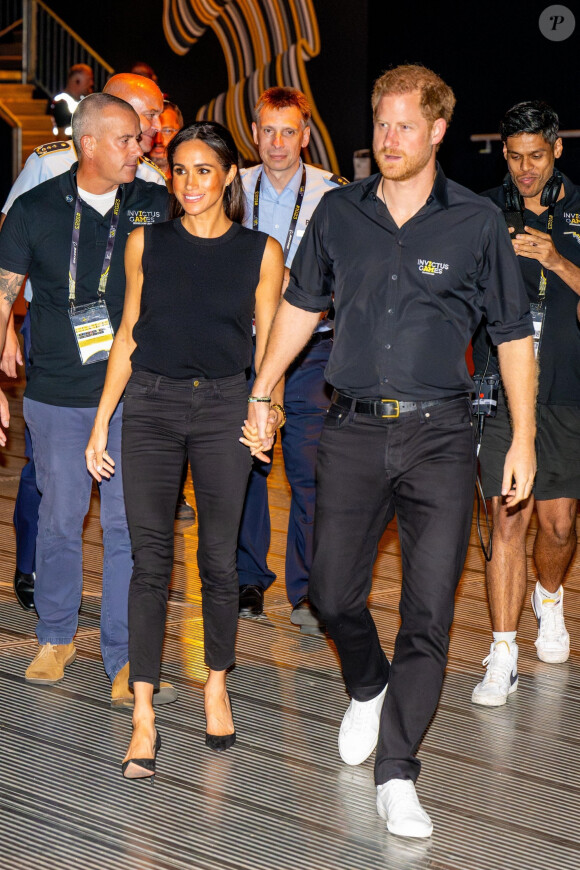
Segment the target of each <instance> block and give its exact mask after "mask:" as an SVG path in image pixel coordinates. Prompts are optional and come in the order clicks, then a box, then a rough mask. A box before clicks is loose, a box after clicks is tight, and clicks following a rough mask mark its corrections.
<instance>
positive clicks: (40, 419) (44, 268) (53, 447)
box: [0, 94, 175, 705]
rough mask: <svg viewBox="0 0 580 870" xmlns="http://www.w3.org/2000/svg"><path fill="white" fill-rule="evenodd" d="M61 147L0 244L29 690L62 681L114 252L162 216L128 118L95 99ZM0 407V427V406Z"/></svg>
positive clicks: (115, 280) (125, 536)
mask: <svg viewBox="0 0 580 870" xmlns="http://www.w3.org/2000/svg"><path fill="white" fill-rule="evenodd" d="M73 136H74V142H75V149H76V152H77V154H78V155H79V162H78V166H77V165H76V164H75V165H74V166H73V167H72V168H71V169H70V170H69V172H67V173H64V174H63V175H60V176H58V177H57V178H53V179H50V180H49V181H46V182H45V183H44V184H41V185H39V186H38V187H35V188H34V189H33V190H31V191H28V193H25V194H23V195H22V196H21V197H19V198H18V199H17V200H16V202H15V203H14V205H13V206H12V208H11V209H10V213H9V214H8V217H7V219H6V222H5V224H4V227H3V229H2V233H0V345H1V344H3V341H4V332H5V327H6V323H7V321H8V317H9V314H10V307H11V305H12V303H13V302H14V299H15V298H16V296H17V294H18V290H19V287H20V284H21V283H22V279H23V277H24V275H25V274H26V273H27V272H28V273H29V275H30V279H31V281H32V285H33V287H34V296H33V299H32V304H31V308H30V314H31V324H32V326H31V333H32V352H31V367H30V373H29V374H30V377H29V380H28V384H27V387H26V392H25V397H24V416H25V420H26V423H27V425H28V427H29V429H30V433H31V436H32V443H33V448H34V455H35V458H36V466H37V482H38V488H39V490H40V491H41V493H42V500H41V503H40V513H39V522H38V537H37V563H38V576H37V579H36V586H35V594H34V603H35V605H36V609H37V612H38V616H39V622H38V625H37V629H36V633H37V637H38V640H39V644H40V649H39V650H38V653H37V654H36V656H35V657H34V659H33V661H32V663H31V664H30V665H29V667H28V669H27V670H26V674H25V679H26V680H27V681H29V682H31V683H41V684H52V683H56V682H58V681H60V680H62V679H63V677H64V669H65V667H66V666H67V665H68V664H70V663H71V662H72V661H73V660H74V658H75V656H76V650H75V646H74V642H73V638H74V635H75V633H76V630H77V623H78V609H79V606H80V602H81V593H82V529H83V520H84V517H85V515H86V513H87V511H88V508H89V502H90V497H91V478H90V477H87V474H86V468H85V465H84V448H85V445H86V442H87V440H88V437H89V434H90V431H91V428H92V424H93V419H94V414H95V408H96V406H97V405H98V402H99V398H100V394H101V390H102V387H103V383H104V378H105V370H106V357H107V355H108V351H107V347H108V346H109V345H110V343H111V342H112V331H114V330H115V329H116V328H117V326H118V325H119V322H120V320H121V313H122V307H123V299H124V293H125V271H124V261H123V255H124V248H125V242H126V239H127V235H128V233H129V232H130V231H131V230H132V229H133V228H134V227H135V226H141V225H143V224H146V223H155V222H157V221H162V220H164V219H165V218H166V215H167V207H168V194H167V191H166V190H165V189H164V188H162V187H160V186H159V185H157V184H151V183H147V182H144V181H142V180H141V179H135V173H136V171H137V165H138V160H139V157H140V155H141V147H140V144H139V138H140V130H139V118H138V116H137V114H136V112H135V111H134V110H133V109H132V108H131V106H129V105H128V104H127V103H126V102H124V101H122V100H119V99H117V98H116V97H113V96H110V95H108V94H93V95H91V96H89V97H86V98H85V100H83V102H82V103H81V105H80V106H79V108H78V109H77V111H76V112H75V116H74V119H73ZM97 352H98V353H97ZM96 353H97V355H96V356H95V354H96ZM0 407H1V409H2V420H3V422H4V423H5V422H6V416H7V403H6V398H5V396H4V395H3V394H1V395H0ZM121 413H122V410H121V407H119V408H118V409H117V411H116V412H115V418H114V419H115V423H114V424H113V426H112V429H111V434H110V438H109V445H108V449H109V451H110V453H111V454H112V455H114V456H115V459H116V461H117V463H119V461H120V438H121ZM3 440H5V439H3ZM117 467H119V466H118V465H117ZM115 477H116V481H113V480H111V481H104V482H103V484H102V485H101V487H100V495H101V525H102V527H103V547H104V558H103V595H102V606H101V650H102V655H103V661H104V665H105V670H106V672H107V674H108V676H109V678H110V679H111V681H112V682H113V689H112V694H111V700H112V703H113V704H114V705H118V704H124V703H130V702H131V696H130V692H129V687H128V647H127V642H128V637H127V595H128V588H129V580H130V577H131V571H132V558H131V542H130V540H129V532H128V529H127V521H126V517H125V508H124V501H123V492H122V480H121V475H120V474H117V475H115ZM169 689H170V692H171V693H172V696H173V697H172V699H174V698H175V691H174V690H173V688H172V687H169Z"/></svg>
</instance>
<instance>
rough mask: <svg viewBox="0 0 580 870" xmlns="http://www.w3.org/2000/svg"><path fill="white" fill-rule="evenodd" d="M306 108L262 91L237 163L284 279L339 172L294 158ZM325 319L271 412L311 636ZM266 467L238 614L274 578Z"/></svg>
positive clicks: (296, 587)
mask: <svg viewBox="0 0 580 870" xmlns="http://www.w3.org/2000/svg"><path fill="white" fill-rule="evenodd" d="M310 117H311V110H310V105H309V103H308V100H307V99H306V97H305V95H304V94H303V93H302V92H301V91H298V90H296V89H295V88H289V87H273V88H269V89H268V90H266V91H264V93H263V94H262V95H261V96H260V98H259V100H258V102H257V104H256V107H255V110H254V118H255V120H254V123H253V124H252V131H253V135H254V142H255V143H256V146H257V149H258V152H259V155H260V159H261V160H262V162H261V163H260V164H259V165H257V166H254V167H252V168H251V169H247V170H242V173H241V177H242V183H243V185H244V191H245V193H246V200H247V208H246V220H245V225H246V226H247V227H253V228H254V229H256V230H261V231H262V232H266V233H268V235H270V236H273V237H274V238H275V239H277V241H279V242H280V244H281V245H282V249H283V251H284V257H285V266H286V279H285V282H284V286H285V285H286V283H287V280H288V274H289V269H290V266H291V265H292V261H293V259H294V256H295V254H296V251H297V250H298V246H299V244H300V242H301V240H302V237H303V235H304V231H305V229H306V227H307V225H308V222H309V220H310V218H311V217H312V213H313V212H314V209H315V208H316V206H317V205H318V203H319V202H320V199H321V198H322V197H323V196H324V194H325V193H327V192H328V191H329V190H333V189H334V188H336V187H338V186H340V185H343V184H346V183H347V182H346V179H344V178H340V177H338V176H336V175H332V173H331V172H327V171H325V170H323V169H317V168H316V167H315V166H309V165H308V164H305V163H303V162H302V160H301V157H300V155H301V151H302V149H303V148H306V146H307V145H308V142H309V140H310ZM332 335H333V330H332V322H331V321H329V320H328V319H326V318H323V319H322V320H320V322H319V323H318V324H317V326H316V328H315V330H314V333H313V335H312V337H311V338H310V341H309V342H308V344H307V346H306V348H305V349H304V350H303V351H302V353H301V354H300V356H299V357H298V358H297V359H296V360H294V361H293V363H292V365H291V366H290V368H289V370H288V372H287V373H286V384H285V392H284V409H282V408H278V409H277V410H274V412H273V414H274V415H275V417H276V419H273V424H274V425H277V426H278V427H283V428H282V429H281V435H282V452H283V455H284V467H285V469H286V476H287V478H288V482H289V483H290V487H291V490H292V499H291V502H290V517H289V520H288V536H287V541H286V571H285V576H286V592H287V594H288V599H289V601H290V603H291V605H292V607H293V610H292V614H291V616H290V619H291V621H292V622H293V623H295V624H296V625H300V626H301V630H303V631H306V632H313V633H318V631H319V629H318V618H317V616H316V614H315V612H313V610H312V608H311V606H310V602H309V599H308V578H309V575H310V567H311V564H312V527H313V521H314V504H315V496H316V480H315V470H316V451H317V448H318V440H319V438H320V433H321V431H322V425H323V422H324V415H325V413H326V409H327V408H328V405H329V403H330V388H329V386H328V384H327V383H326V381H325V379H324V369H325V367H326V364H327V362H328V357H329V356H330V349H331V347H332ZM269 469H270V465H268V464H264V463H262V462H259V461H255V462H254V468H253V471H252V474H251V477H250V482H249V485H248V492H247V495H246V502H245V506H244V514H243V516H242V523H241V527H240V534H239V542H238V555H237V566H238V574H239V580H240V615H242V616H258V615H259V614H260V613H262V609H263V602H264V590H265V589H267V588H268V587H269V586H270V585H271V584H272V583H273V582H274V580H275V579H276V575H275V574H274V573H273V572H272V571H271V570H270V569H269V568H268V565H267V561H266V559H267V554H268V548H269V546H270V515H269V510H268V488H267V476H268V472H269Z"/></svg>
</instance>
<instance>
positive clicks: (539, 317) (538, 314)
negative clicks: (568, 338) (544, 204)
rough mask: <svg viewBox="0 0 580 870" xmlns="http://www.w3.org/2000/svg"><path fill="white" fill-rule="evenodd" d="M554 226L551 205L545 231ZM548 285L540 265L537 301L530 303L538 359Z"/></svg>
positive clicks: (550, 230) (552, 207) (551, 229)
mask: <svg viewBox="0 0 580 870" xmlns="http://www.w3.org/2000/svg"><path fill="white" fill-rule="evenodd" d="M553 228H554V205H551V206H550V208H549V210H548V226H547V228H546V232H547V233H548V235H549V236H550V237H551V236H552V231H553ZM547 286H548V278H547V276H546V273H545V272H544V267H543V266H540V282H539V284H538V301H537V302H532V303H531V304H530V312H531V315H532V322H533V324H534V356H535V358H536V359H538V356H539V354H540V347H541V344H542V331H543V329H544V321H545V319H546V311H547V306H546V288H547Z"/></svg>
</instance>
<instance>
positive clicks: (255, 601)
mask: <svg viewBox="0 0 580 870" xmlns="http://www.w3.org/2000/svg"><path fill="white" fill-rule="evenodd" d="M263 612H264V590H263V589H262V587H261V586H250V585H244V586H240V604H239V607H238V614H239V616H240V617H241V618H242V619H255V618H256V617H257V616H261V615H262V614H263Z"/></svg>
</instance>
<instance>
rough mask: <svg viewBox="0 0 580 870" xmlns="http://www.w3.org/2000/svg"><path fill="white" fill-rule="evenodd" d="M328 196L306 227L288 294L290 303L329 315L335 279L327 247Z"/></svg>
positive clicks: (305, 309) (294, 261) (293, 264)
mask: <svg viewBox="0 0 580 870" xmlns="http://www.w3.org/2000/svg"><path fill="white" fill-rule="evenodd" d="M327 196H328V195H327ZM327 196H324V197H323V198H322V199H321V201H320V202H319V204H318V205H317V207H316V209H315V210H314V214H313V215H312V218H311V220H310V222H309V224H308V226H307V227H306V232H305V233H304V236H303V238H302V241H301V242H300V246H299V248H298V251H297V253H296V256H295V257H294V260H293V262H292V268H291V270H290V282H289V284H288V287H287V288H286V292H285V294H284V299H285V300H286V301H287V302H289V303H290V304H291V305H294V306H295V307H296V308H302V309H303V310H304V311H326V310H327V309H328V308H330V306H331V305H332V289H333V282H334V276H333V270H332V262H331V260H330V257H329V256H328V252H327V247H326V245H325V236H326V234H327V226H326V221H327V216H326V207H325V201H326V199H327Z"/></svg>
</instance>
